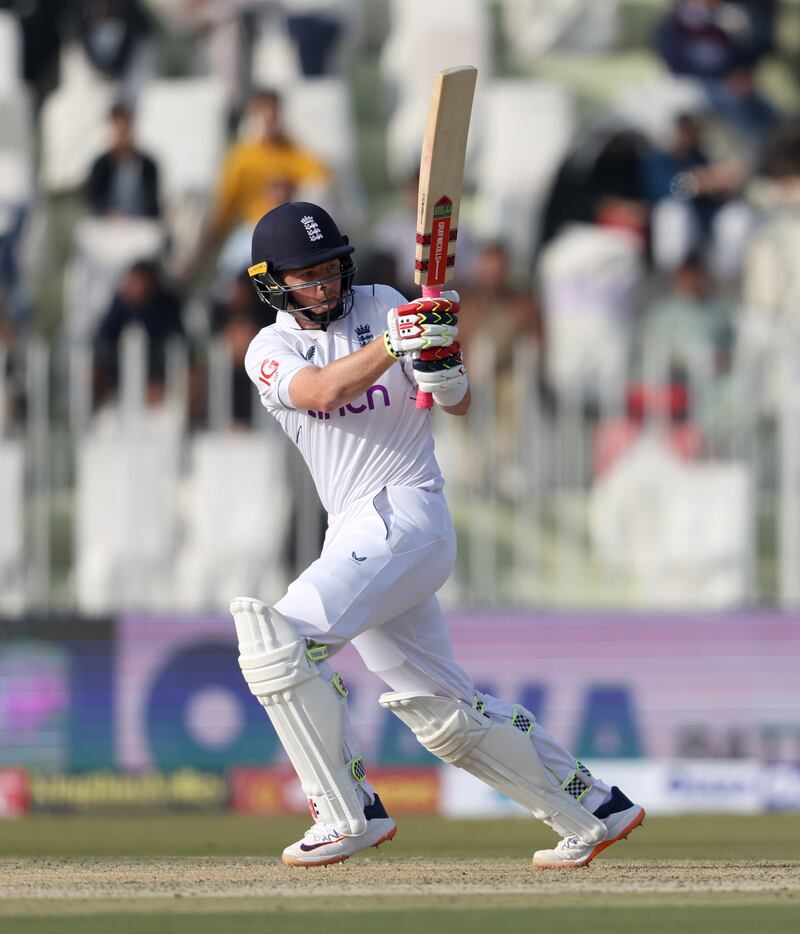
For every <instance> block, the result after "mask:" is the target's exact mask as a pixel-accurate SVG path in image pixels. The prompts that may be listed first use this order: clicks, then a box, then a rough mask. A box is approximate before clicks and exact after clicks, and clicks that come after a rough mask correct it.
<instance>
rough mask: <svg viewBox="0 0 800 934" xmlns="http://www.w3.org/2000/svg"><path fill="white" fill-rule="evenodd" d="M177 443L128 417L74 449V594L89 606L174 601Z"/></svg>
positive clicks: (105, 608) (96, 609) (93, 609)
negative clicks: (121, 427)
mask: <svg viewBox="0 0 800 934" xmlns="http://www.w3.org/2000/svg"><path fill="white" fill-rule="evenodd" d="M178 466H179V446H178V445H177V444H174V443H166V442H165V439H164V438H163V437H162V436H160V434H159V433H158V432H155V433H151V432H148V431H147V430H146V429H144V428H140V429H139V430H136V429H134V428H132V427H131V426H130V425H129V426H127V428H126V429H125V430H112V431H109V432H108V433H104V432H95V433H93V434H91V435H89V436H88V437H86V438H84V439H83V440H82V441H80V443H79V445H78V451H77V483H76V508H75V597H76V602H77V605H78V607H79V608H80V609H81V610H82V611H83V612H86V613H103V612H109V611H113V610H141V609H148V608H161V609H163V608H165V607H169V606H170V605H171V594H172V573H171V571H172V560H173V556H174V550H175V542H176V533H177V510H176V499H177V490H178Z"/></svg>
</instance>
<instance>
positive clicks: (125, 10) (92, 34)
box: [63, 0, 156, 104]
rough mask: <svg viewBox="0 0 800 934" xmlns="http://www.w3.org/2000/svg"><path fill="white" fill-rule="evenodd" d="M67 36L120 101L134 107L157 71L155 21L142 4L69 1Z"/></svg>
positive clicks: (113, 0)
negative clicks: (114, 88)
mask: <svg viewBox="0 0 800 934" xmlns="http://www.w3.org/2000/svg"><path fill="white" fill-rule="evenodd" d="M63 7H64V10H65V17H66V25H67V32H68V34H71V35H72V36H74V38H75V39H77V41H78V42H79V43H80V44H81V45H82V47H83V49H84V51H85V53H86V58H87V59H88V61H89V62H90V63H91V64H92V66H93V67H94V68H95V69H96V70H97V72H98V74H99V75H102V76H103V78H105V79H107V80H112V81H117V82H119V85H120V98H121V99H122V100H125V101H126V102H127V103H130V104H132V103H134V102H135V101H136V98H137V96H138V94H139V91H140V89H141V87H142V86H143V85H144V84H145V82H146V81H147V80H148V79H149V78H150V77H152V76H153V74H154V72H155V68H156V55H155V49H156V46H155V33H156V30H155V20H154V18H153V16H152V14H151V13H150V11H149V10H148V8H147V5H146V4H145V3H143V2H142V0H71V2H70V3H64V4H63Z"/></svg>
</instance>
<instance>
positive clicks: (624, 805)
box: [533, 785, 645, 869]
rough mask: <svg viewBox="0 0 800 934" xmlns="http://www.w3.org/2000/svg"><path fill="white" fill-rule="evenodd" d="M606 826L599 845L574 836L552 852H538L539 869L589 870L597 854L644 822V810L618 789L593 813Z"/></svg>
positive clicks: (559, 844) (567, 838)
mask: <svg viewBox="0 0 800 934" xmlns="http://www.w3.org/2000/svg"><path fill="white" fill-rule="evenodd" d="M594 813H595V816H596V817H599V818H600V820H601V821H602V822H603V823H604V824H605V825H606V828H607V830H606V836H605V839H604V840H602V841H601V842H600V843H583V841H582V840H581V839H580V838H579V837H577V836H576V835H575V834H569V835H568V836H566V837H564V838H563V840H559V842H558V843H557V844H556V846H555V848H554V849H552V850H537V851H536V852H535V853H534V854H533V865H534V868H536V869H577V868H578V867H579V866H586V865H587V864H588V863H590V862H591V861H592V860H593V859H594V858H595V856H597V854H598V853H602V851H603V850H605V849H606V847H609V846H611V844H612V843H616V842H617V841H618V840H623V839H624V838H625V837H627V836H628V834H629V833H630V832H631V831H632V830H635V829H636V828H637V827H638V826H639V824H641V823H642V821H643V820H644V818H645V810H644V808H643V807H640V806H639V805H638V804H634V803H633V801H631V800H630V798H628V797H626V796H625V795H624V794H623V793H622V792H621V791H620V790H619V788H617V786H616V785H614V787H613V788H612V789H611V797H610V798H609V800H608V801H607V802H606V803H605V804H602V805H600V807H599V808H598V809H597V810H596V811H595V812H594Z"/></svg>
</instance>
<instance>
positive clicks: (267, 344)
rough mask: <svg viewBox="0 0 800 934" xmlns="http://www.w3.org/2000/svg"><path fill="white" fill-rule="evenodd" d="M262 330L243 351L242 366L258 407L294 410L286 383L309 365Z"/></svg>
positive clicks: (276, 337)
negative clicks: (251, 384)
mask: <svg viewBox="0 0 800 934" xmlns="http://www.w3.org/2000/svg"><path fill="white" fill-rule="evenodd" d="M270 330H271V329H270V328H264V330H263V331H261V332H260V333H259V334H257V335H256V336H255V337H254V338H253V341H252V342H251V344H250V347H249V348H248V350H247V354H246V356H245V360H244V366H245V369H246V370H247V375H248V376H249V377H250V379H251V380H252V381H253V383H254V385H255V387H256V389H258V394H259V396H260V397H261V404H262V405H264V406H266V408H268V409H269V408H274V407H278V408H283V409H296V408H297V406H296V405H295V404H294V403H293V402H292V400H291V398H290V396H289V383H290V382H291V380H292V377H293V376H294V374H295V373H297V371H298V370H302V369H305V368H306V367H308V366H309V365H313V364H309V362H308V360H306V359H305V357H303V356H302V355H301V354H300V353H299V352H298V351H296V350H293V349H292V348H291V347H289V346H288V345H287V344H286V343H284V341H283V340H281V338H280V337H278V336H276V335H273V334H270V333H269V332H270Z"/></svg>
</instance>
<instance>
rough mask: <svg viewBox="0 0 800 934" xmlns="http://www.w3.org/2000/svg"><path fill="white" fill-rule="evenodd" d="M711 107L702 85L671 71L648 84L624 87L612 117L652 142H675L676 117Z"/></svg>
mask: <svg viewBox="0 0 800 934" xmlns="http://www.w3.org/2000/svg"><path fill="white" fill-rule="evenodd" d="M705 107H707V101H706V96H705V94H704V92H703V89H702V87H701V85H700V84H699V82H697V81H695V80H693V79H691V78H678V77H676V76H675V75H671V74H670V73H669V72H667V71H664V72H663V73H661V74H659V75H656V76H654V77H653V78H651V79H649V80H647V81H638V82H636V83H635V84H634V85H630V86H623V87H622V88H620V89H619V90H618V91H617V92H615V94H614V95H613V97H612V100H611V102H610V111H611V114H614V115H616V116H618V117H621V118H622V119H623V120H625V122H626V123H629V124H631V125H632V126H634V127H636V129H638V130H641V131H642V133H644V134H645V135H646V136H647V137H648V138H649V139H650V141H651V142H653V143H655V144H656V145H665V144H668V143H670V142H671V137H672V133H673V131H674V125H675V118H676V117H678V116H679V115H680V114H682V113H699V112H701V111H702V110H703V109H704V108H705Z"/></svg>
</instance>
